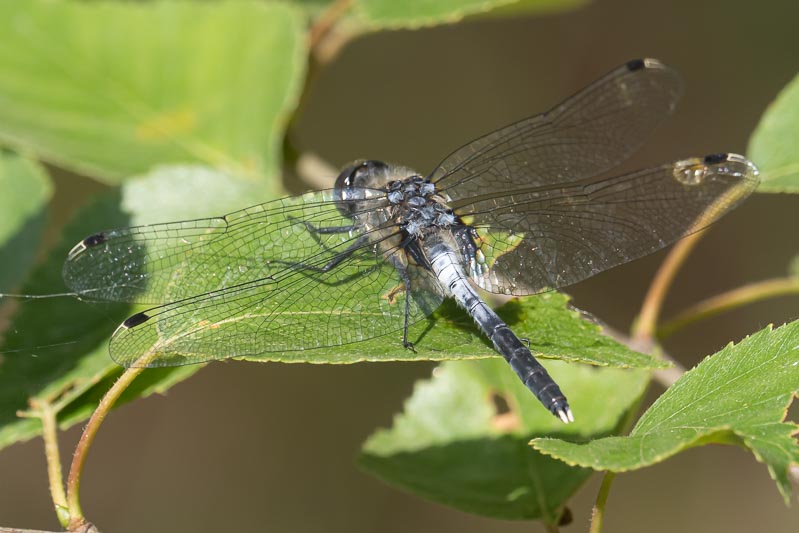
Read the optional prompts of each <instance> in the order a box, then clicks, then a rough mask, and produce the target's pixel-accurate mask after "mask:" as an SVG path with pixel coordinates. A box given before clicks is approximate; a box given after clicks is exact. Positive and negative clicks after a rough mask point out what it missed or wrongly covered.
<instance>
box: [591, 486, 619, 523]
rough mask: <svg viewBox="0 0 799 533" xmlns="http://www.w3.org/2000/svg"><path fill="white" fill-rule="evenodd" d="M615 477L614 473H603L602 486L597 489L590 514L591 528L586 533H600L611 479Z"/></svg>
mask: <svg viewBox="0 0 799 533" xmlns="http://www.w3.org/2000/svg"><path fill="white" fill-rule="evenodd" d="M615 477H616V473H615V472H605V477H604V478H602V486H601V487H599V493H598V494H597V496H596V504H595V505H594V509H593V511H592V512H591V527H590V528H589V530H588V533H602V521H603V519H604V518H605V505H607V503H608V495H609V494H610V487H611V485H613V479H614V478H615Z"/></svg>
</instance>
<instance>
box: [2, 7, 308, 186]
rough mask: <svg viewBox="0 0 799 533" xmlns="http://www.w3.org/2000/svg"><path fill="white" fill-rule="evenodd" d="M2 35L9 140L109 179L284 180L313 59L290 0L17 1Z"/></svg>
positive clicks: (5, 12) (7, 12)
mask: <svg viewBox="0 0 799 533" xmlns="http://www.w3.org/2000/svg"><path fill="white" fill-rule="evenodd" d="M0 33H1V34H2V35H3V39H2V42H0V100H3V101H4V102H6V105H3V106H2V107H0V140H2V141H3V142H5V143H8V144H10V145H13V146H16V147H25V148H28V149H30V150H32V151H33V152H35V153H36V154H37V155H39V156H40V157H42V158H44V159H46V160H48V161H51V162H54V163H57V164H59V165H62V166H64V167H66V168H69V169H72V170H75V171H78V172H82V173H85V174H88V175H92V176H94V177H97V178H100V179H103V180H105V181H110V182H116V181H119V180H121V179H122V178H124V177H126V176H129V175H131V174H136V173H140V172H145V171H147V170H149V169H150V167H151V166H153V165H155V164H164V163H174V162H202V163H204V164H208V165H210V166H214V167H220V168H224V169H226V170H228V171H229V172H231V173H233V174H236V175H239V176H249V177H264V176H266V177H270V178H272V177H275V176H277V174H278V172H277V171H278V168H279V164H280V145H281V141H282V129H283V127H284V122H285V120H286V115H287V113H288V112H289V111H290V110H291V109H293V107H294V105H295V104H296V100H297V93H298V91H299V90H300V89H301V80H302V76H303V73H304V65H305V53H306V51H305V40H304V34H303V18H302V17H301V16H300V15H299V14H298V13H296V12H295V10H294V9H293V8H291V7H290V6H287V5H283V4H279V3H266V2H255V1H246V2H235V1H224V2H144V3H133V2H50V1H45V0H19V1H16V2H3V3H0ZM272 188H273V190H277V189H278V186H277V184H273V187H272Z"/></svg>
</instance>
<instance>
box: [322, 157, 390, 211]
mask: <svg viewBox="0 0 799 533" xmlns="http://www.w3.org/2000/svg"><path fill="white" fill-rule="evenodd" d="M388 168H389V167H388V165H387V164H385V163H383V162H382V161H373V160H367V161H357V162H355V163H353V164H352V165H348V166H347V167H346V168H344V170H342V171H341V174H339V175H338V178H336V185H335V189H334V198H335V202H336V207H338V210H339V212H340V213H341V214H342V215H344V216H345V217H348V218H352V215H353V214H355V211H356V210H357V204H358V201H359V200H366V199H367V198H368V197H369V191H370V190H374V189H376V188H378V187H380V186H382V185H383V184H385V181H386V173H387V172H388Z"/></svg>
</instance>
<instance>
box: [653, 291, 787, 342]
mask: <svg viewBox="0 0 799 533" xmlns="http://www.w3.org/2000/svg"><path fill="white" fill-rule="evenodd" d="M788 294H799V278H795V277H785V278H775V279H769V280H766V281H759V282H756V283H750V284H748V285H744V286H743V287H738V288H737V289H733V290H730V291H727V292H724V293H721V294H718V295H716V296H713V297H711V298H708V299H706V300H703V301H701V302H699V303H697V304H694V305H692V306H691V307H689V308H688V309H686V310H684V311H682V312H680V313H678V314H677V316H675V317H674V318H672V319H671V320H669V321H667V322H666V323H665V324H663V325H662V326H660V327H659V328H658V329H657V333H656V335H657V337H658V338H659V339H665V338H666V337H668V336H670V335H672V334H673V333H674V332H675V331H677V330H679V329H681V328H683V327H684V326H687V325H688V324H692V323H694V322H697V321H699V320H702V319H704V318H708V317H711V316H714V315H717V314H719V313H722V312H724V311H729V310H730V309H735V308H736V307H741V306H742V305H746V304H750V303H753V302H756V301H759V300H764V299H766V298H772V297H774V296H785V295H788Z"/></svg>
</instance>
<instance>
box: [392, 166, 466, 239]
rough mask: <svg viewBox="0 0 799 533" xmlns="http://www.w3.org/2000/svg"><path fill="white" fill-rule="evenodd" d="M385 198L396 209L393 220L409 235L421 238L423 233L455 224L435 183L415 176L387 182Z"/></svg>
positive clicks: (453, 215)
mask: <svg viewBox="0 0 799 533" xmlns="http://www.w3.org/2000/svg"><path fill="white" fill-rule="evenodd" d="M386 189H387V191H386V198H387V199H388V202H389V204H390V205H392V206H394V208H395V210H396V211H395V220H396V221H397V222H398V223H399V226H400V228H402V229H403V230H404V231H405V232H406V233H407V234H408V235H413V236H414V237H424V234H425V232H426V231H429V230H431V229H436V228H448V227H450V226H452V225H453V224H455V223H456V222H457V220H458V219H457V217H456V216H455V214H454V213H453V212H452V209H450V208H449V207H448V206H447V205H446V203H444V199H443V198H442V197H441V196H440V195H439V194H438V193H437V192H436V186H435V184H433V183H431V182H430V181H428V180H426V179H424V178H423V177H421V176H418V175H414V176H410V177H408V178H405V179H403V180H395V181H390V182H388V184H387V186H386Z"/></svg>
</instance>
